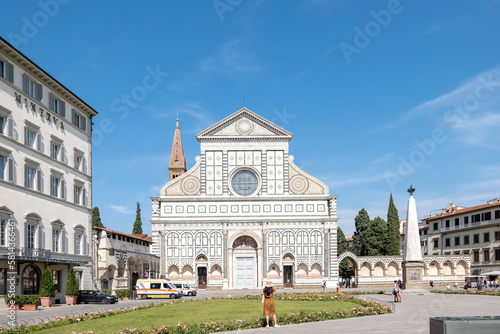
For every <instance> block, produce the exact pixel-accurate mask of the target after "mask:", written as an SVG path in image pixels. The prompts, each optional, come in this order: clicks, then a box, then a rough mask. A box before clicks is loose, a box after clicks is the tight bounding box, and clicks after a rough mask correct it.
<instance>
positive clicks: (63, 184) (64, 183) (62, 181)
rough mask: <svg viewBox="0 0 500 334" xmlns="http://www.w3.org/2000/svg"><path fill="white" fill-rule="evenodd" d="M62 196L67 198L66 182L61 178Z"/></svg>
mask: <svg viewBox="0 0 500 334" xmlns="http://www.w3.org/2000/svg"><path fill="white" fill-rule="evenodd" d="M61 198H62V199H66V182H64V180H61Z"/></svg>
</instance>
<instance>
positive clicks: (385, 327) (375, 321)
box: [0, 288, 500, 334]
mask: <svg viewBox="0 0 500 334" xmlns="http://www.w3.org/2000/svg"><path fill="white" fill-rule="evenodd" d="M360 290H361V291H380V290H382V291H385V293H386V294H383V295H382V294H375V295H368V296H367V297H368V298H369V299H371V300H380V301H384V302H388V303H392V301H393V296H392V295H391V294H390V291H391V289H390V288H384V289H380V288H373V289H341V291H342V292H350V291H360ZM281 292H287V293H296V292H320V289H310V290H303V289H297V290H293V289H286V290H283V289H279V290H278V293H281ZM198 293H199V296H197V297H195V298H208V297H236V296H245V295H253V294H260V293H261V290H260V289H259V290H223V291H221V290H217V291H212V290H208V291H203V290H202V291H199V292H198ZM184 298H186V299H187V298H193V297H184ZM162 301H168V299H160V300H135V301H134V300H129V301H120V302H119V303H117V304H107V305H101V304H82V305H73V306H66V305H64V304H63V305H55V306H54V307H51V308H42V307H41V308H40V309H39V310H38V311H31V312H30V311H17V312H16V320H17V322H18V323H19V324H24V323H27V324H29V323H34V322H41V321H48V320H54V319H55V318H56V317H57V316H59V315H69V316H78V315H81V314H85V313H88V312H105V311H108V310H110V309H120V308H129V307H134V306H139V305H143V304H149V303H159V302H162ZM395 306H396V312H395V313H393V314H386V315H377V316H366V317H360V318H350V319H340V320H331V321H323V322H315V323H307V324H298V325H287V326H282V327H280V328H270V329H265V328H259V329H249V330H245V331H244V332H245V333H249V334H251V333H261V332H262V331H266V330H269V331H272V332H273V333H276V334H279V333H298V334H304V333H332V332H348V333H350V334H353V333H428V332H429V317H438V316H455V317H456V316H474V315H500V311H499V310H500V297H494V296H475V295H444V294H428V295H405V294H404V292H403V300H402V303H397V304H395ZM276 311H277V312H278V313H279V311H280V310H276ZM7 315H8V310H7V309H6V307H5V306H4V307H3V308H2V309H0V324H1V325H2V326H4V327H8V326H5V324H6V323H7V322H8V321H9V319H8V318H7ZM131 325H133V324H127V326H131ZM158 325H162V324H158ZM124 327H125V326H124ZM229 333H242V332H241V331H234V332H229Z"/></svg>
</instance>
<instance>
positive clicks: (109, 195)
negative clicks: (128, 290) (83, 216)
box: [0, 0, 500, 236]
mask: <svg viewBox="0 0 500 334" xmlns="http://www.w3.org/2000/svg"><path fill="white" fill-rule="evenodd" d="M2 12H3V13H5V14H8V15H2V20H1V21H0V35H1V36H2V37H3V38H5V39H7V40H8V41H9V42H10V43H11V44H13V45H14V46H16V47H17V48H18V49H19V50H20V51H21V52H23V53H24V54H25V55H26V56H28V57H29V58H30V59H32V60H33V61H34V62H36V63H37V64H38V65H39V66H40V67H42V68H43V69H45V70H46V71H47V72H48V73H50V74H51V75H52V76H53V77H55V78H56V79H57V80H59V81H60V82H61V83H63V84H64V85H65V86H66V87H68V88H69V89H71V90H72V91H73V92H74V93H76V94H77V95H78V96H80V97H81V98H82V99H83V100H85V101H86V102H87V103H88V104H89V105H91V106H92V107H93V108H94V109H96V110H97V111H98V112H99V116H98V117H97V118H95V119H94V123H95V126H94V151H93V152H94V154H93V160H94V161H93V186H94V197H93V201H94V205H95V206H98V207H99V208H100V212H101V217H102V220H103V223H104V224H105V226H106V227H108V228H111V229H116V230H121V231H124V232H131V230H132V225H133V222H134V219H135V207H136V202H137V201H138V202H140V204H141V208H142V221H143V227H144V230H145V231H146V232H148V233H150V231H151V225H150V223H149V220H150V219H151V201H150V199H149V198H150V197H151V196H158V195H159V190H160V188H161V187H162V186H163V185H164V184H165V183H166V182H167V181H168V161H169V155H170V150H171V145H172V139H173V132H174V127H175V119H176V116H177V113H178V115H179V119H180V126H181V132H182V138H183V144H184V151H185V154H186V160H187V164H188V167H191V166H192V165H194V162H195V160H194V159H195V156H196V155H198V154H199V143H198V142H197V141H196V139H195V135H196V134H197V133H198V132H200V131H201V130H204V129H205V128H207V127H209V126H210V125H212V124H214V123H215V122H217V121H219V120H221V119H223V118H225V117H226V116H228V115H230V114H231V113H233V112H235V111H237V110H238V109H240V108H241V107H243V98H242V96H243V95H245V96H246V107H247V108H249V109H250V110H252V111H254V112H256V113H258V114H260V115H261V116H263V117H265V118H267V119H269V120H271V121H273V122H275V123H276V124H277V125H279V126H281V127H283V128H285V129H286V130H288V131H290V132H292V133H293V134H294V138H293V139H292V141H291V142H290V154H292V155H294V156H295V163H297V165H298V166H299V167H301V168H302V169H304V170H305V171H306V172H308V173H310V174H312V175H313V176H315V177H317V178H319V179H321V180H323V181H324V182H325V183H326V184H327V185H328V186H329V188H330V193H331V194H336V195H339V199H338V215H339V217H340V221H339V226H340V227H341V228H342V229H343V230H344V232H345V233H346V235H347V236H350V235H352V233H353V231H354V217H355V216H356V214H357V212H358V211H359V210H360V209H361V208H366V209H367V210H368V213H369V214H370V217H371V218H375V217H376V216H381V217H382V218H384V219H386V216H387V207H388V201H389V195H390V193H391V192H392V193H393V196H394V200H395V204H396V206H397V208H398V210H399V214H400V218H403V217H404V216H405V214H406V202H407V199H408V193H407V192H406V189H408V188H409V186H410V184H413V185H414V187H415V188H416V189H417V190H416V192H415V194H414V196H415V198H416V201H417V209H418V214H419V216H420V217H423V216H425V215H428V214H429V213H430V212H431V211H432V210H439V209H441V208H443V207H446V206H447V205H448V203H449V202H451V201H455V203H456V204H457V205H461V206H472V205H479V204H482V203H484V202H485V201H487V200H488V199H492V198H495V197H499V196H500V174H499V173H498V171H499V163H500V154H499V147H500V144H499V143H500V141H499V139H500V131H499V128H500V112H499V109H500V104H499V102H500V57H499V54H500V43H499V42H498V32H499V31H500V20H499V19H498V18H499V17H500V2H499V1H439V2H435V1H403V0H402V1H399V2H398V1H322V0H316V1H308V2H302V1H239V0H220V1H219V0H216V1H210V0H208V1H197V2H186V1H182V2H181V1H168V2H167V1H140V2H139V1H135V2H133V1H105V2H104V1H76V0H73V1H68V0H41V1H24V2H23V4H22V5H20V3H19V2H14V1H10V2H4V3H2ZM152 73H153V74H152Z"/></svg>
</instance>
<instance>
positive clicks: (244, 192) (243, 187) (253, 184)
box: [231, 169, 259, 196]
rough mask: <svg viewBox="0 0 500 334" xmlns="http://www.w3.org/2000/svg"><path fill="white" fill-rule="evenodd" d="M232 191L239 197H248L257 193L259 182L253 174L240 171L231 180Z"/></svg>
mask: <svg viewBox="0 0 500 334" xmlns="http://www.w3.org/2000/svg"><path fill="white" fill-rule="evenodd" d="M231 187H232V188H233V191H234V192H235V193H237V194H238V195H240V196H249V195H252V194H253V193H255V191H257V188H258V187H259V180H258V179H257V175H255V173H254V172H252V171H249V170H247V169H244V170H240V171H239V172H236V174H234V176H233V178H232V179H231Z"/></svg>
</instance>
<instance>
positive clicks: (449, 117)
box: [373, 66, 500, 146]
mask: <svg viewBox="0 0 500 334" xmlns="http://www.w3.org/2000/svg"><path fill="white" fill-rule="evenodd" d="M499 104H500V66H499V67H495V68H493V69H491V70H488V71H485V72H482V73H479V74H478V75H475V76H474V77H473V78H470V79H468V80H466V81H465V82H464V83H462V84H461V85H460V86H458V87H457V88H455V89H454V90H452V91H449V92H447V93H445V94H443V95H441V96H438V97H436V98H434V99H432V100H429V101H426V102H423V103H421V104H419V105H418V106H416V107H414V108H412V109H411V110H410V111H408V112H407V113H405V114H404V115H403V116H402V117H401V118H400V119H399V120H398V121H396V122H395V123H391V124H386V125H384V126H381V127H379V128H378V129H375V130H374V131H373V132H378V131H385V130H388V129H394V128H398V127H400V126H401V125H403V124H405V123H408V122H410V121H411V122H414V121H415V119H416V118H428V119H430V120H431V124H434V125H435V126H436V127H441V128H443V129H444V130H445V131H446V133H447V134H449V135H450V136H451V137H452V138H453V139H455V140H456V141H460V142H461V143H462V144H467V145H473V146H477V145H481V146H488V142H489V141H491V140H492V139H493V138H492V137H494V138H498V135H499V134H500V132H499V131H496V129H495V127H497V126H498V124H500V116H499V115H500V113H499V112H498V111H497V108H498V105H499Z"/></svg>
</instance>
